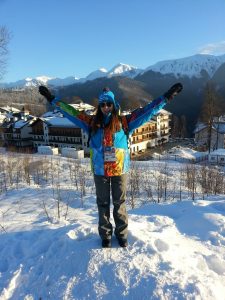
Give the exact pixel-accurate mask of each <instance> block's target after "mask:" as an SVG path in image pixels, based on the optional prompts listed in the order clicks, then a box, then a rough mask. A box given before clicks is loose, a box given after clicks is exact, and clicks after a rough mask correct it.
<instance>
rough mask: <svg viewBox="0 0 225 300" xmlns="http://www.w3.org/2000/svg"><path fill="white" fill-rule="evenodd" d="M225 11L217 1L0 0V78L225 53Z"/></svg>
mask: <svg viewBox="0 0 225 300" xmlns="http://www.w3.org/2000/svg"><path fill="white" fill-rule="evenodd" d="M224 12H225V1H224V0H215V1H212V0H113V1H112V0H111V1H109V0H0V26H6V27H7V28H8V30H9V31H10V32H11V34H12V39H11V41H10V44H9V50H10V54H9V58H8V68H7V73H6V74H5V77H4V78H3V80H2V81H3V82H10V81H16V80H19V79H23V78H26V77H36V76H42V75H46V76H50V77H60V78H65V77H67V76H71V75H72V76H76V77H85V76H87V75H88V74H89V73H90V72H92V71H94V70H97V69H99V68H102V67H104V68H106V69H107V70H109V69H111V68H112V67H113V66H114V65H116V64H117V63H119V62H122V63H126V64H129V65H133V66H136V67H139V68H146V67H148V66H150V65H152V64H154V63H156V62H158V61H161V60H167V59H174V58H182V57H186V56H191V55H194V54H196V53H207V54H213V55H220V54H224V53H225V30H224V28H225V17H224Z"/></svg>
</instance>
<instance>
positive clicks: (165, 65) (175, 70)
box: [0, 54, 225, 88]
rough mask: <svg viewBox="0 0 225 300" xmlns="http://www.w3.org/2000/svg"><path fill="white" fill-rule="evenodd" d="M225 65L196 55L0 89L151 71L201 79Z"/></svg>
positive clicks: (24, 81)
mask: <svg viewBox="0 0 225 300" xmlns="http://www.w3.org/2000/svg"><path fill="white" fill-rule="evenodd" d="M223 63H225V55H221V56H213V55H205V54H196V55H193V56H189V57H185V58H180V59H173V60H165V61H160V62H157V63H156V64H154V65H151V66H149V67H147V68H146V69H144V70H142V69H138V68H137V67H134V66H131V65H127V64H123V63H119V64H117V65H115V66H114V67H113V68H112V69H110V70H109V71H107V70H106V69H105V68H101V69H98V70H96V71H93V72H91V73H90V74H89V75H87V76H86V77H84V78H77V77H75V76H69V77H66V78H63V79H61V78H57V77H55V78H52V77H47V76H39V77H36V78H30V77H27V78H25V79H22V80H19V81H16V82H10V83H0V88H26V87H32V86H37V85H39V84H47V85H49V86H52V87H59V86H67V85H71V84H74V83H84V82H86V81H88V80H94V79H97V78H101V77H107V78H111V77H115V76H124V77H128V78H134V77H136V76H137V75H138V74H144V73H146V72H147V71H150V70H152V71H154V72H159V73H161V74H174V75H175V76H176V77H177V78H179V77H181V76H188V77H189V78H191V77H194V76H195V77H201V72H202V70H205V71H206V72H207V73H208V74H209V76H210V77H212V76H213V75H214V73H215V72H216V71H217V70H218V68H219V67H220V66H221V65H222V64H223Z"/></svg>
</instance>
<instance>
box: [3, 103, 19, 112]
mask: <svg viewBox="0 0 225 300" xmlns="http://www.w3.org/2000/svg"><path fill="white" fill-rule="evenodd" d="M0 110H4V111H5V112H15V113H18V112H20V110H19V109H17V108H15V107H11V106H8V105H7V106H1V107H0Z"/></svg>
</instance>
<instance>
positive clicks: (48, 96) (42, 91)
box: [39, 85, 55, 103]
mask: <svg viewBox="0 0 225 300" xmlns="http://www.w3.org/2000/svg"><path fill="white" fill-rule="evenodd" d="M39 93H40V94H41V95H42V96H44V97H45V99H46V100H48V102H50V103H51V102H52V100H53V99H55V96H54V95H52V94H51V92H50V91H49V89H48V88H46V86H44V85H40V86H39Z"/></svg>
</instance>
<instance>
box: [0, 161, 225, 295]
mask: <svg viewBox="0 0 225 300" xmlns="http://www.w3.org/2000/svg"><path fill="white" fill-rule="evenodd" d="M151 163H152V162H150V164H151ZM63 164H64V167H63V168H64V172H65V176H64V179H65V177H66V174H67V173H66V172H68V169H67V168H66V164H67V162H66V161H64V162H63ZM145 164H146V163H145ZM154 164H155V162H154ZM172 167H173V169H174V168H175V167H179V164H176V163H173V166H172ZM66 170H67V171H66ZM61 184H62V186H63V182H61ZM92 187H93V186H92ZM92 187H90V189H89V191H88V193H87V194H86V196H85V197H84V199H83V201H82V202H81V200H80V198H79V196H78V194H76V193H74V187H69V186H67V187H66V188H65V186H64V188H65V190H64V193H63V195H62V203H61V204H60V205H62V206H63V205H64V206H65V204H66V202H68V203H69V210H68V214H67V219H66V220H65V219H64V217H63V216H62V217H61V219H60V221H57V219H56V214H57V213H56V203H55V200H54V199H53V196H54V195H53V192H52V189H51V187H50V186H49V185H43V186H42V187H40V185H37V184H36V185H35V184H31V185H30V186H23V187H22V186H21V187H19V188H18V189H17V190H16V189H10V190H8V191H7V193H5V194H2V195H1V196H0V225H1V227H0V241H1V247H0V299H1V300H6V299H12V300H18V299H19V300H20V299H25V300H36V299H42V300H47V299H52V300H57V299H63V300H69V299H70V300H71V299H76V300H78V299H79V300H81V299H82V300H86V299H92V300H93V299H104V300H114V299H115V300H116V299H129V300H130V299H132V300H144V299H146V300H147V299H154V300H158V299H162V300H174V299H179V300H181V299H185V300H186V299H189V300H190V299H204V300H223V299H225V296H224V295H225V198H224V195H221V196H213V197H209V198H207V199H206V200H202V199H201V198H199V199H197V200H195V201H190V200H188V199H183V201H180V202H176V203H161V204H146V205H143V206H141V207H139V208H136V209H130V210H129V246H128V248H127V249H122V248H120V247H119V246H118V244H117V241H116V239H115V238H114V237H113V247H112V249H102V248H101V246H100V240H99V237H98V232H97V222H98V221H97V209H96V205H95V197H94V191H93V189H92ZM143 200H144V199H143ZM43 201H44V203H45V205H46V208H47V210H48V212H49V216H50V218H51V217H52V216H54V218H53V219H52V220H53V222H52V223H50V222H48V220H47V217H46V214H45V213H44V210H43V205H42V204H43ZM128 207H129V206H128ZM64 208H65V207H64Z"/></svg>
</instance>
